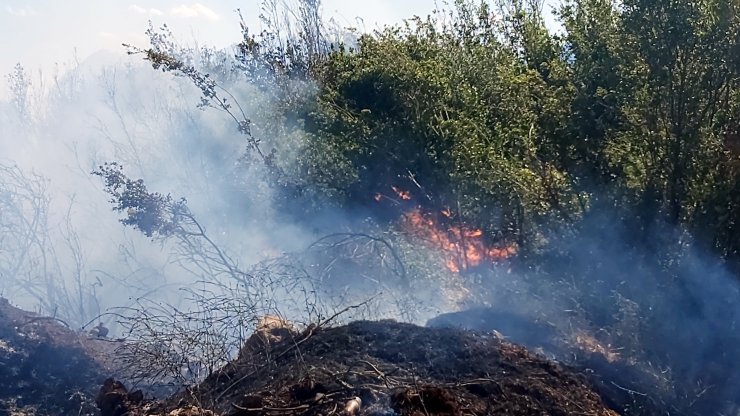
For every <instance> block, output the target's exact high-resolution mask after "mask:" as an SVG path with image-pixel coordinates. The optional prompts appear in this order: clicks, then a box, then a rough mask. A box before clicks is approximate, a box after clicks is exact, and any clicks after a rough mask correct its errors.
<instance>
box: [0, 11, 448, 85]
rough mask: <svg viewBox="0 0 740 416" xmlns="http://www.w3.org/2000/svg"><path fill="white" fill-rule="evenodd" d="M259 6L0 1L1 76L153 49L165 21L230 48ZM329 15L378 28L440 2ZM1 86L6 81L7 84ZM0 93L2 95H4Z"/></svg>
mask: <svg viewBox="0 0 740 416" xmlns="http://www.w3.org/2000/svg"><path fill="white" fill-rule="evenodd" d="M260 4H261V0H239V1H237V0H202V1H201V2H191V1H189V0H132V1H127V0H94V1H93V0H84V1H83V0H0V37H1V38H2V39H3V41H2V42H0V74H2V75H5V74H8V73H10V72H11V70H12V69H13V66H14V65H15V64H16V63H18V62H20V63H22V64H23V66H24V67H25V68H26V69H27V70H30V71H31V72H37V70H38V69H42V70H43V72H46V73H49V72H50V71H54V70H55V68H56V65H57V64H59V65H61V67H63V66H64V65H65V64H70V63H72V62H74V61H75V60H76V61H83V60H84V59H85V58H87V57H89V56H90V55H92V54H94V53H96V52H98V51H100V50H108V51H112V52H114V53H119V54H123V48H122V47H121V43H124V42H126V43H131V44H136V45H142V46H146V45H147V40H146V38H145V36H144V31H145V30H146V28H147V25H148V21H149V20H151V21H152V22H153V24H154V25H155V27H158V26H159V25H161V24H162V23H167V24H168V25H169V26H170V27H171V28H172V30H173V32H174V33H175V35H176V36H177V37H178V39H181V40H182V41H185V42H190V41H195V40H197V41H198V42H199V43H200V44H207V45H210V46H216V47H224V46H228V45H230V44H233V43H236V42H237V41H238V40H239V38H240V31H239V23H238V16H237V14H236V12H235V10H236V9H237V8H239V9H241V10H242V13H243V14H244V17H245V19H246V20H247V23H248V24H249V25H250V26H251V27H259V18H258V16H259V9H260ZM322 5H323V11H324V15H325V16H326V17H334V18H336V19H337V20H338V22H339V23H340V25H343V26H356V24H357V23H356V20H355V19H356V17H357V16H362V18H363V21H364V25H365V27H366V28H368V29H373V28H375V27H378V26H382V25H385V24H391V23H396V22H400V21H401V20H402V19H404V18H407V17H411V16H413V15H415V14H416V15H426V14H428V13H429V12H431V11H432V9H433V8H434V0H404V1H397V0H373V1H347V0H324V1H323V2H322ZM2 84H3V88H6V86H5V85H4V84H5V82H2ZM2 91H3V90H2V89H0V94H2Z"/></svg>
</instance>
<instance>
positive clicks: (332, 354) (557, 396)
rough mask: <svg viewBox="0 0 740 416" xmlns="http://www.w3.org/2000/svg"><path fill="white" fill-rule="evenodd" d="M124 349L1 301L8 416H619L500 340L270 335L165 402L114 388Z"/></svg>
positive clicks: (563, 372) (0, 383)
mask: <svg viewBox="0 0 740 416" xmlns="http://www.w3.org/2000/svg"><path fill="white" fill-rule="evenodd" d="M116 345H117V343H116V342H115V341H113V340H109V339H104V338H98V337H96V336H93V335H90V334H88V333H83V332H80V331H73V330H71V329H69V328H67V327H65V325H64V324H62V323H60V322H58V321H56V320H54V319H50V318H44V317H40V316H37V315H35V314H33V313H30V312H25V311H21V310H19V309H16V308H13V307H12V306H10V305H9V304H8V302H7V301H5V300H2V299H0V415H25V414H28V415H31V414H38V415H73V414H74V415H102V416H110V415H112V416H123V415H130V416H135V415H168V416H178V415H180V416H186V415H193V416H194V415H213V416H215V415H228V416H242V415H244V416H246V415H293V414H295V415H298V414H303V415H319V414H322V415H331V414H338V415H339V414H343V415H351V416H354V415H357V416H359V415H402V416H431V415H450V416H452V415H455V416H456V415H576V414H577V415H605V416H607V415H608V416H611V415H616V414H617V413H616V412H614V411H613V410H610V409H609V408H608V407H607V406H606V405H605V404H604V402H603V401H602V399H601V398H600V397H599V395H598V394H596V393H595V392H594V391H593V390H592V389H591V388H590V387H589V384H588V381H587V380H586V379H585V378H584V377H583V376H582V375H579V374H577V373H576V372H574V371H573V370H570V369H568V368H565V367H563V366H561V365H559V364H557V363H555V362H552V361H550V360H548V359H546V358H545V357H543V356H541V355H537V354H534V353H532V352H530V351H528V350H527V349H525V348H524V347H521V346H518V345H515V344H512V343H510V342H508V341H506V340H504V339H502V338H500V337H499V336H497V335H496V333H476V332H471V331H465V330H461V329H454V328H424V327H418V326H415V325H410V324H403V323H398V322H395V321H377V322H370V321H359V322H354V323H351V324H348V325H346V326H340V327H332V328H329V327H327V328H320V327H316V326H313V327H309V328H308V329H306V330H304V331H302V332H300V333H299V332H296V331H295V330H294V329H292V328H286V327H282V326H280V325H277V326H270V327H266V328H264V329H262V330H258V332H257V333H256V334H255V335H253V337H252V338H251V339H250V340H249V341H248V342H247V343H246V344H245V346H244V347H243V348H242V351H240V352H239V355H238V358H237V359H235V360H234V361H233V362H231V363H230V364H229V365H227V366H225V367H224V368H222V369H221V370H220V371H218V372H217V373H215V374H213V375H211V376H210V377H208V378H207V379H205V380H204V381H203V382H201V383H200V384H198V385H196V386H193V387H191V388H189V389H186V390H184V391H181V392H179V393H177V394H175V395H173V396H171V397H170V398H169V399H166V400H160V401H154V400H146V399H145V398H144V394H143V393H142V392H141V391H128V390H127V389H126V387H125V385H124V384H123V383H121V382H119V381H116V380H114V379H112V378H108V379H106V378H107V377H108V376H109V375H111V374H116V369H115V367H114V365H113V363H114V361H112V358H114V356H115V347H116ZM101 385H102V386H103V387H102V388H101V387H100V386H101Z"/></svg>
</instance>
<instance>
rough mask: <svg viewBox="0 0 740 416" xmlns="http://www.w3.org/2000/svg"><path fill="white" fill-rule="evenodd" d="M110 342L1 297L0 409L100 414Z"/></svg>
mask: <svg viewBox="0 0 740 416" xmlns="http://www.w3.org/2000/svg"><path fill="white" fill-rule="evenodd" d="M111 344H112V343H111V342H109V341H107V340H103V339H97V338H96V337H91V336H89V335H87V334H84V333H81V332H76V331H73V330H71V329H69V328H68V327H67V326H66V324H64V323H62V322H61V321H58V320H55V319H53V318H48V317H42V316H38V315H37V314H34V313H32V312H26V311H23V310H20V309H17V308H15V307H13V306H12V305H10V303H9V302H8V301H7V300H6V299H3V298H0V415H18V416H20V415H55V416H57V415H96V414H99V412H98V409H97V406H96V405H95V401H94V398H95V394H96V393H97V391H98V389H99V388H100V384H101V383H102V382H103V380H105V378H106V374H110V373H111V372H112V368H111V367H110V366H109V364H110V363H109V362H106V360H107V359H106V357H108V356H110V354H109V353H110V352H112V351H113V349H114V346H113V345H111ZM106 352H107V353H106Z"/></svg>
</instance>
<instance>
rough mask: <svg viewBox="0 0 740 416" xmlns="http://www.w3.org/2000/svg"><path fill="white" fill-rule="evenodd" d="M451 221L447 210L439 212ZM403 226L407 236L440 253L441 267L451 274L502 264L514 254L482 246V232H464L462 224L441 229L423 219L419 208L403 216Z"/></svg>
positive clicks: (513, 249) (428, 218)
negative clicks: (495, 263)
mask: <svg viewBox="0 0 740 416" xmlns="http://www.w3.org/2000/svg"><path fill="white" fill-rule="evenodd" d="M441 214H442V216H444V217H446V218H451V217H452V213H451V212H450V210H449V209H446V210H443V211H442V212H441ZM404 224H405V227H406V229H407V231H409V232H410V233H411V234H413V235H414V236H416V237H419V238H421V239H423V240H425V241H426V242H427V243H428V244H429V245H431V246H433V247H436V248H439V249H441V250H442V252H443V253H444V256H445V264H446V266H447V268H448V269H449V270H450V271H451V272H453V273H459V272H461V271H463V270H466V269H468V268H470V267H475V266H479V265H481V264H483V263H484V262H495V261H500V260H505V259H508V258H510V257H512V256H513V255H514V254H516V247H515V246H513V245H511V246H507V247H487V246H486V244H485V243H484V242H483V239H482V237H483V231H482V230H480V229H477V228H474V229H471V228H467V227H466V226H465V225H464V224H459V225H448V226H446V227H444V226H443V225H442V224H438V223H437V222H435V221H434V219H433V218H432V216H431V215H425V214H423V213H422V212H421V210H420V209H419V208H415V209H413V210H411V211H409V212H407V213H406V214H404Z"/></svg>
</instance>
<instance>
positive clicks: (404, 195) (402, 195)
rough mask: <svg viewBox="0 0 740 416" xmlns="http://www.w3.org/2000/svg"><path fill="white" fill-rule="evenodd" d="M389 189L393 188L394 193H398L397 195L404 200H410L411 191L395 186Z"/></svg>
mask: <svg viewBox="0 0 740 416" xmlns="http://www.w3.org/2000/svg"><path fill="white" fill-rule="evenodd" d="M391 189H393V192H395V193H396V195H398V197H399V198H401V199H403V200H404V201H410V200H411V192H409V191H404V190H402V189H399V188H396V187H395V186H391Z"/></svg>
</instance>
